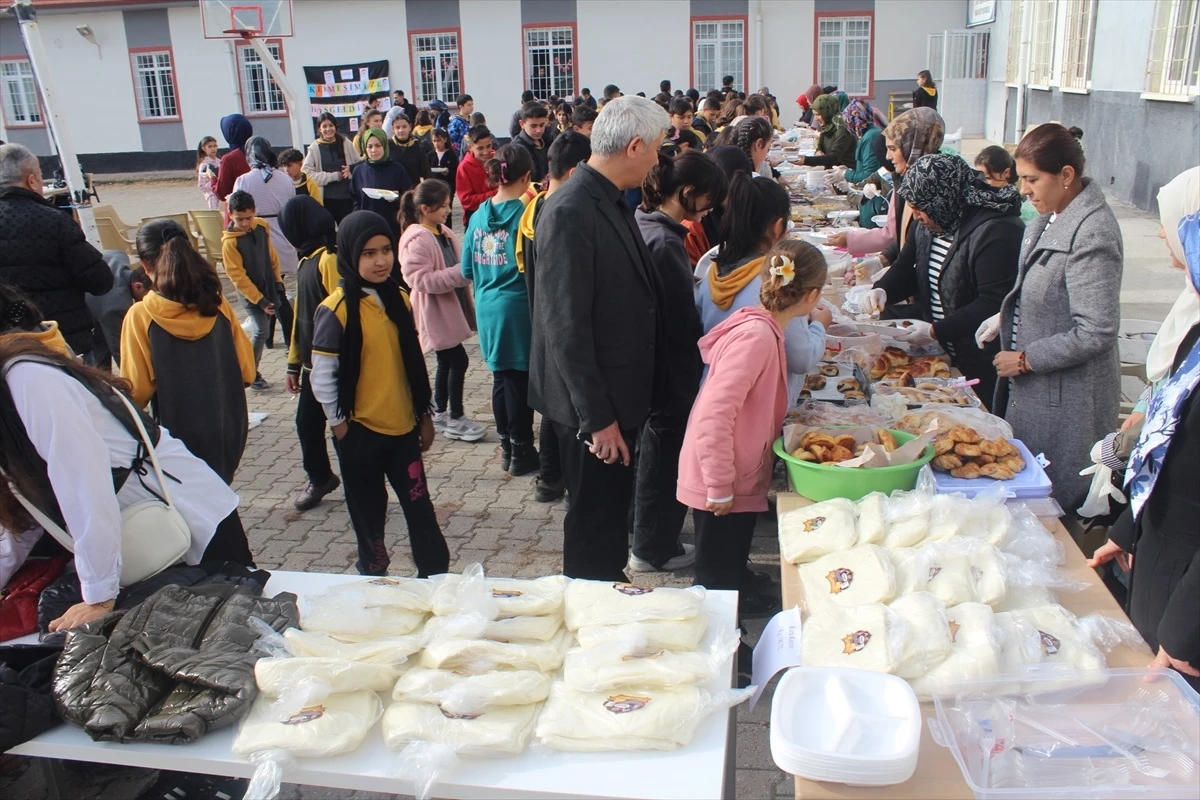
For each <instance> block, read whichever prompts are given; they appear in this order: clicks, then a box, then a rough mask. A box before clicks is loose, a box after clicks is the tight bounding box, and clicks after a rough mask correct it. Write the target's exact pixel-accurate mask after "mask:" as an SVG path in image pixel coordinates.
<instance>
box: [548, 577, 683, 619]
mask: <svg viewBox="0 0 1200 800" xmlns="http://www.w3.org/2000/svg"><path fill="white" fill-rule="evenodd" d="M703 606H704V588H703V587H701V586H693V587H691V588H690V589H671V588H664V587H653V586H640V585H638V584H634V583H619V582H617V583H614V582H611V581H588V580H573V581H571V582H570V583H569V584H568V585H567V592H566V601H565V614H564V617H565V620H566V623H567V628H568V629H569V630H572V631H575V630H578V629H579V628H582V627H583V626H585V625H622V624H625V623H628V622H640V621H643V620H653V619H668V620H670V619H673V620H680V619H691V618H692V617H695V616H696V615H698V614H700V613H701V608H702V607H703Z"/></svg>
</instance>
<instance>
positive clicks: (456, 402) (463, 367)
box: [433, 344, 467, 419]
mask: <svg viewBox="0 0 1200 800" xmlns="http://www.w3.org/2000/svg"><path fill="white" fill-rule="evenodd" d="M436 355H437V372H436V373H434V377H433V407H434V408H435V409H436V410H437V411H438V413H439V414H440V413H441V412H443V411H445V410H446V406H447V405H449V407H450V418H451V419H458V418H459V417H461V416H462V415H463V381H464V380H465V379H466V376H467V348H465V347H463V346H462V345H461V344H460V345H458V346H457V347H451V348H450V349H449V350H438V351H437V353H436Z"/></svg>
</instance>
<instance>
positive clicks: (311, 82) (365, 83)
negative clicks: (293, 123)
mask: <svg viewBox="0 0 1200 800" xmlns="http://www.w3.org/2000/svg"><path fill="white" fill-rule="evenodd" d="M304 82H305V83H307V84H308V101H309V113H310V114H311V115H312V118H313V130H314V131H315V130H316V126H317V117H319V116H321V114H323V113H325V112H329V113H330V114H333V115H334V116H335V117H337V118H338V128H339V129H340V130H341V131H342V132H343V133H357V132H358V121H359V117H361V116H362V112H363V109H365V108H366V107H367V105H368V104H369V103H370V101H371V96H372V95H375V94H383V95H385V96H384V97H382V98H380V99H379V100H378V101H377V102H376V103H375V107H376V108H378V109H379V110H380V111H383V112H384V113H386V112H387V110H388V109H389V108H391V107H392V99H391V96H390V94H391V81H390V80H389V78H388V62H387V61H364V62H362V63H361V64H341V65H339V66H335V67H305V68H304Z"/></svg>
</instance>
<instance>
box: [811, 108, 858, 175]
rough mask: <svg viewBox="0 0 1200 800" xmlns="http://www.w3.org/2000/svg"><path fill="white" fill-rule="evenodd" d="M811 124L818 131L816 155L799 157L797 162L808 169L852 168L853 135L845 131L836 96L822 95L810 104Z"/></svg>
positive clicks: (844, 123)
mask: <svg viewBox="0 0 1200 800" xmlns="http://www.w3.org/2000/svg"><path fill="white" fill-rule="evenodd" d="M812 110H813V124H814V125H815V126H816V127H817V129H818V130H820V132H821V134H820V135H819V136H818V137H817V155H815V156H800V159H799V162H798V163H800V164H802V165H804V166H810V167H850V168H851V169H853V168H854V145H855V141H854V135H853V134H851V133H850V131H849V130H847V129H846V122H845V120H843V119H842V108H841V105H840V104H839V103H838V99H837V97H836V96H834V95H831V94H823V95H821V96H820V97H818V98H817V99H816V100H813V103H812Z"/></svg>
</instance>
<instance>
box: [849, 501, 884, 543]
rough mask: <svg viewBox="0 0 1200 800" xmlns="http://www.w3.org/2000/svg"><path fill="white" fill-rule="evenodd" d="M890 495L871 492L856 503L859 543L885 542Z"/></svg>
mask: <svg viewBox="0 0 1200 800" xmlns="http://www.w3.org/2000/svg"><path fill="white" fill-rule="evenodd" d="M887 506H888V496H887V495H886V494H884V493H883V492H871V493H870V494H868V495H866V496H865V497H863V498H861V499H860V500H859V501H858V502H857V503H855V504H854V510H855V512H856V513H857V514H858V542H857V543H858V544H880V545H881V544H883V543H884V540H885V539H886V538H887V519H886V514H887Z"/></svg>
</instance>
